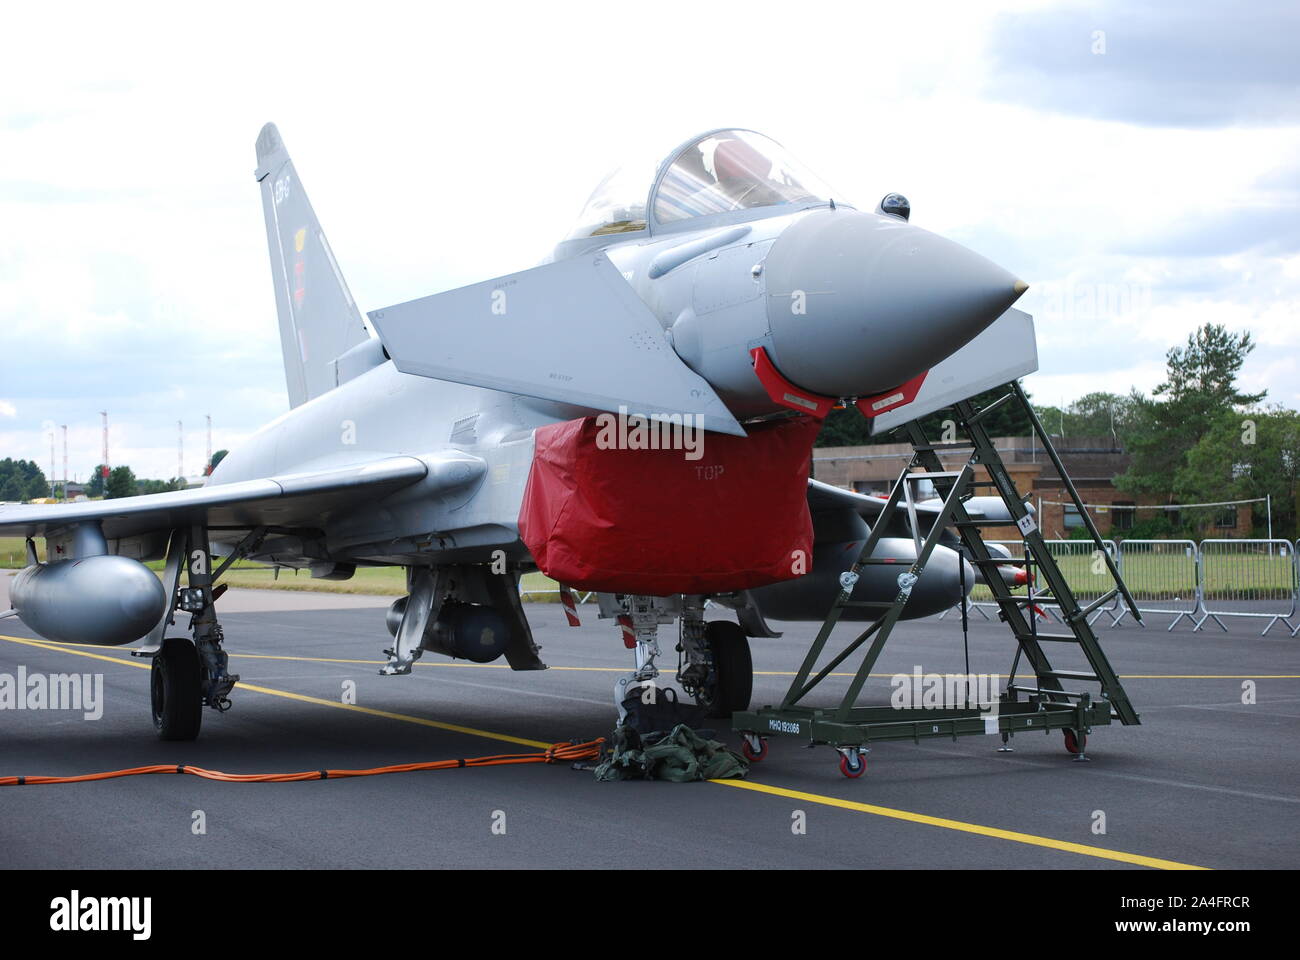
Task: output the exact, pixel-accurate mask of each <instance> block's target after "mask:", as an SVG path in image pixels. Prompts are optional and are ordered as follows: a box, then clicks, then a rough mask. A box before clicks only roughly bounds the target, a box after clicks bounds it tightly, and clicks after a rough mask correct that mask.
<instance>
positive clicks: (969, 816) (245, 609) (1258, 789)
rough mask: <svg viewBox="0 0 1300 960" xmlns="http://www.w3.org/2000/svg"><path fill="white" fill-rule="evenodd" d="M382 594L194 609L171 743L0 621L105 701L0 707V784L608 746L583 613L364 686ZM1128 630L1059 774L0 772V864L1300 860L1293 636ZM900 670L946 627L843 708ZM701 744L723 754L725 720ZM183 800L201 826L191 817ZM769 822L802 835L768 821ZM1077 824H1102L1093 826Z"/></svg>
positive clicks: (889, 756) (622, 662)
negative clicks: (1113, 685)
mask: <svg viewBox="0 0 1300 960" xmlns="http://www.w3.org/2000/svg"><path fill="white" fill-rule="evenodd" d="M4 579H6V578H4V577H2V576H0V609H2V608H3V607H4V605H5V604H4V594H5V593H6V590H5V587H4V585H3V581H4ZM390 600H391V598H382V597H378V598H371V597H356V596H338V595H330V594H319V593H290V592H280V591H265V592H264V591H235V590H232V591H230V593H229V594H227V596H226V597H225V598H223V600H222V602H221V604H220V609H221V616H222V622H223V625H224V627H225V631H226V638H227V640H226V646H227V649H228V650H229V651H230V653H231V657H232V670H233V671H234V672H237V673H239V674H240V675H241V676H242V678H243V684H242V685H241V686H243V685H251V686H252V687H254V688H255V689H249V688H248V687H247V686H243V688H242V689H241V688H237V689H236V690H235V692H234V694H233V697H232V698H233V700H234V703H235V706H234V709H233V710H231V711H230V712H229V713H227V714H225V715H223V716H219V715H217V714H215V713H214V712H212V711H205V714H204V720H203V732H202V735H201V737H200V739H199V740H198V741H197V742H195V743H189V744H177V743H161V742H159V741H158V740H156V739H155V737H154V735H153V732H152V728H151V725H150V722H149V700H148V674H147V672H146V669H147V664H146V663H141V662H140V661H138V660H134V659H132V658H131V657H130V655H129V653H128V652H127V651H126V650H125V649H119V648H92V647H80V646H76V647H74V646H60V645H57V644H50V643H46V642H44V641H37V642H33V641H31V640H30V638H31V637H32V636H33V635H32V634H31V633H30V631H28V630H27V629H26V628H25V627H23V626H22V625H21V624H20V623H18V622H17V621H16V620H14V619H9V620H5V621H3V622H0V636H2V637H3V638H2V639H0V673H10V674H14V673H15V672H16V670H17V669H18V667H19V666H20V665H22V666H24V667H25V668H26V670H27V673H28V675H31V674H34V673H45V674H53V673H69V672H80V673H87V672H89V673H102V674H103V684H104V700H105V705H104V711H103V716H102V718H100V719H98V720H93V721H89V720H85V719H83V718H82V714H81V713H79V712H72V711H51V710H44V711H34V710H24V711H7V710H6V711H0V776H7V775H35V774H45V775H70V774H81V773H89V772H95V771H104V770H112V769H118V768H125V767H134V766H140V765H145V764H154V763H168V764H171V763H184V764H192V765H198V766H202V767H207V768H209V769H216V770H222V771H225V772H230V773H270V772H275V773H281V772H291V771H300V770H315V769H319V768H323V767H331V768H358V767H374V766H381V765H387V764H397V763H407V762H413V761H424V760H441V759H454V758H458V757H476V756H483V755H488V754H497V753H514V752H531V751H533V750H535V749H538V746H537V745H538V744H541V743H546V744H549V743H551V742H555V741H560V740H588V739H592V738H595V737H598V736H604V735H607V734H608V732H609V728H610V726H611V725H612V721H613V716H614V713H613V706H612V694H613V687H614V681H615V679H616V678H617V677H618V676H619V675H620V674H623V673H626V672H627V671H628V670H629V669H630V662H631V657H630V653H629V652H628V651H627V650H625V649H624V648H623V646H622V643H621V638H620V634H619V631H618V629H617V628H616V627H614V626H613V625H612V624H611V623H610V622H609V621H600V620H597V618H596V610H595V607H594V606H583V607H581V608H580V612H581V616H582V626H581V627H580V628H577V629H573V628H569V627H567V626H566V625H565V620H564V614H563V611H562V609H561V608H560V606H559V605H558V604H535V605H529V607H528V614H529V619H530V621H531V623H532V625H533V630H534V633H535V637H536V639H537V641H538V642H539V643H540V644H542V646H543V651H542V657H543V659H544V660H546V661H547V662H548V663H549V664H550V667H551V669H550V670H547V671H545V672H530V673H513V672H511V671H510V670H509V669H508V668H506V667H504V666H502V665H497V664H490V665H484V666H479V665H471V664H465V663H463V662H452V661H449V660H447V659H446V658H444V657H439V656H436V655H433V654H426V655H425V658H424V659H423V660H421V661H419V662H418V663H417V665H416V669H415V671H414V673H413V674H412V675H410V676H407V677H380V676H378V675H377V672H376V671H377V670H378V666H379V663H380V662H381V661H382V656H381V655H380V652H379V651H380V650H381V649H382V648H383V647H384V646H386V645H387V644H388V642H389V637H388V634H387V632H386V631H385V629H384V626H383V608H384V607H386V606H387V605H388V603H389V602H390ZM713 615H715V616H717V615H721V611H716V612H714V613H713ZM1150 620H1151V625H1150V627H1149V628H1148V629H1146V630H1141V629H1140V628H1137V627H1135V626H1133V625H1132V624H1126V625H1125V626H1123V627H1122V628H1119V629H1114V630H1111V629H1105V628H1102V629H1101V630H1100V637H1101V640H1102V643H1103V646H1104V647H1105V649H1106V650H1107V653H1108V655H1109V656H1110V659H1111V661H1112V663H1113V664H1114V665H1115V667H1116V669H1117V670H1118V672H1119V673H1120V674H1121V675H1122V676H1123V677H1124V682H1125V686H1126V689H1127V690H1128V693H1129V697H1130V699H1131V700H1132V701H1133V703H1134V704H1135V706H1136V707H1137V709H1138V711H1139V713H1140V714H1141V715H1142V721H1143V722H1142V725H1141V726H1138V727H1129V728H1125V727H1121V726H1119V725H1117V724H1116V725H1111V726H1108V727H1099V728H1096V729H1094V731H1093V733H1092V735H1091V736H1090V737H1089V741H1088V755H1089V756H1090V757H1091V758H1092V759H1091V762H1090V763H1074V762H1072V761H1071V758H1070V756H1069V755H1068V754H1066V753H1065V751H1064V749H1063V747H1062V743H1061V735H1060V733H1059V732H1053V733H1052V734H1050V735H1047V736H1044V735H1038V734H1035V735H1019V736H1016V737H1015V738H1014V739H1013V740H1012V746H1013V747H1014V748H1015V752H1013V753H1009V754H1004V753H998V752H997V751H996V747H997V746H998V744H999V740H998V738H996V737H992V736H988V737H963V738H961V739H959V740H957V741H952V740H942V739H933V740H923V741H922V742H921V743H920V744H915V745H914V744H911V743H884V744H879V745H876V746H875V747H874V748H873V749H872V752H871V754H870V756H869V768H868V771H867V773H866V775H865V776H864V777H863V778H862V779H860V780H847V779H845V778H843V777H842V776H841V775H840V774H839V771H838V768H837V763H836V761H837V755H836V754H835V752H834V751H833V750H831V749H830V748H827V747H819V748H816V749H807V748H805V747H804V746H802V745H801V744H799V743H798V742H796V741H795V740H793V739H778V738H774V739H772V740H771V741H770V743H771V749H770V752H769V754H768V757H767V759H766V760H764V761H763V762H762V763H760V764H756V765H755V766H754V767H753V768H752V770H751V773H750V776H749V778H748V779H747V780H744V781H740V782H739V785H735V784H734V783H729V784H722V783H711V782H710V783H689V784H676V783H665V782H620V783H598V782H596V781H595V779H594V777H593V776H592V774H591V773H590V771H575V770H573V769H570V768H569V767H567V766H564V765H554V766H545V765H527V766H498V767H488V768H478V769H453V770H442V771H433V772H422V773H410V774H396V775H387V776H376V777H364V778H357V779H347V780H330V781H325V782H320V781H309V782H301V783H285V784H260V783H254V784H232V783H218V782H211V781H205V780H201V779H198V778H196V777H192V776H139V777H129V778H125V779H118V780H109V781H102V782H94V783H81V784H69V785H54V786H22V787H4V788H0V850H2V851H3V856H2V857H0V865H3V866H5V867H35V868H83V867H84V868H132V869H138V868H150V867H167V868H187V867H193V868H212V867H217V868H239V867H310V868H335V867H412V868H428V867H444V868H445V867H451V868H454V867H520V868H528V867H602V868H609V867H629V868H642V869H643V868H647V867H651V868H654V867H665V868H710V867H733V868H734V867H739V868H757V869H773V868H776V869H780V868H786V867H796V868H818V867H850V868H852V867H859V868H911V867H935V868H990V867H992V868H998V867H1011V868H1024V869H1054V868H1097V869H1107V868H1120V869H1142V868H1157V869H1158V868H1165V869H1172V868H1178V867H1186V866H1192V867H1207V868H1234V867H1235V868H1291V869H1294V868H1295V867H1297V866H1300V829H1298V828H1300V755H1298V753H1297V742H1298V740H1300V639H1296V640H1293V639H1290V638H1289V637H1288V631H1284V630H1282V629H1281V628H1280V626H1279V627H1275V628H1274V630H1273V631H1272V633H1271V634H1270V635H1269V636H1268V637H1267V638H1262V639H1261V638H1260V637H1258V636H1257V634H1258V632H1259V630H1260V628H1261V626H1262V624H1259V623H1257V622H1255V621H1246V620H1238V619H1231V620H1225V623H1226V624H1227V625H1228V627H1229V630H1230V632H1229V633H1226V634H1225V633H1223V632H1221V631H1219V630H1218V629H1217V628H1216V627H1214V626H1213V624H1208V625H1207V627H1206V629H1205V630H1203V631H1202V632H1200V633H1195V634H1194V633H1192V632H1191V628H1190V626H1188V625H1187V622H1186V621H1184V622H1183V623H1182V624H1180V625H1179V626H1178V627H1176V628H1175V630H1174V631H1173V632H1172V633H1167V632H1166V631H1165V630H1164V627H1165V625H1166V624H1167V623H1168V622H1169V620H1168V618H1167V617H1159V616H1153V617H1151V618H1150ZM775 626H776V628H777V629H783V630H785V636H784V637H782V638H781V639H761V640H754V641H752V644H753V651H754V665H755V670H756V671H757V676H756V677H755V693H754V703H755V704H756V705H761V704H764V703H769V702H774V701H777V700H779V698H780V696H781V693H782V692H783V691H784V689H785V686H786V685H787V684H788V683H789V678H790V672H791V671H793V670H794V669H795V667H796V666H797V665H798V661H799V659H800V658H801V656H802V654H803V652H804V651H805V650H806V647H807V644H808V643H809V642H810V641H811V639H812V637H813V635H814V634H815V632H816V627H817V625H816V624H809V623H799V624H776V625H775ZM840 629H841V630H842V631H846V632H847V631H848V630H851V629H852V628H851V627H841V628H840ZM837 636H839V634H837ZM674 640H675V630H670V629H668V628H666V629H665V630H664V632H663V633H662V634H661V645H662V647H663V649H664V651H665V656H664V657H662V658H661V666H664V667H666V668H667V670H666V672H667V673H668V675H669V676H670V677H671V674H672V672H673V670H674V669H675V665H676V655H675V654H674V653H673V652H672V648H673V642H674ZM1053 646H1054V647H1055V646H1059V645H1053ZM1011 653H1012V641H1011V638H1010V635H1009V634H1008V633H1007V632H1005V629H1004V628H1002V627H1000V626H994V625H993V624H989V623H986V622H984V621H983V620H982V619H980V618H979V617H975V618H974V619H973V620H972V623H971V634H970V657H971V669H972V671H975V672H994V671H997V672H1005V671H1006V670H1007V668H1008V666H1009V665H1010V658H1011ZM1049 653H1056V650H1055V649H1052V650H1049ZM915 665H921V666H922V668H923V669H924V670H925V671H934V672H941V673H942V672H949V671H951V672H961V671H963V669H964V667H963V654H962V640H961V632H960V626H959V622H958V618H957V617H956V616H954V615H952V614H950V615H949V616H948V617H947V618H946V619H944V620H942V621H940V620H938V619H936V618H930V619H926V620H921V621H916V622H911V623H904V624H901V625H900V626H899V628H898V629H897V630H896V631H895V633H894V636H893V638H892V639H891V642H890V643H889V644H888V645H887V646H886V648H885V651H884V654H883V655H882V657H881V660H880V663H879V665H878V667H877V671H876V675H875V676H874V677H873V679H872V680H871V681H870V683H869V685H868V688H867V693H868V697H869V700H868V699H864V701H863V702H874V703H883V702H886V701H887V699H888V695H889V692H890V685H889V675H891V674H894V673H900V672H901V673H910V672H911V671H912V669H913V667H914V666H915ZM1058 666H1062V667H1068V666H1069V664H1068V663H1065V662H1062V663H1060V664H1058ZM142 668H143V669H142ZM1246 680H1253V681H1254V682H1255V699H1256V702H1255V703H1254V704H1243V703H1242V686H1243V682H1244V681H1246ZM346 681H354V682H355V685H356V703H355V705H352V706H348V705H344V704H342V702H341V693H342V689H343V685H344V683H345V682H346ZM831 683H832V684H833V685H828V687H827V688H826V690H825V691H824V692H823V693H822V694H821V695H820V700H819V701H818V702H824V703H828V702H830V701H831V700H832V698H833V696H834V694H836V693H839V692H842V690H843V689H844V685H845V684H847V678H845V677H834V678H832V681H831ZM719 735H720V736H721V737H723V738H724V739H726V741H727V742H728V744H729V745H730V746H732V747H733V748H738V746H739V741H738V739H737V738H736V737H735V736H734V735H732V734H730V733H729V732H728V731H727V730H726V729H725V728H723V729H722V730H720V732H719ZM520 741H525V742H522V743H521V742H520ZM529 741H531V743H530V742H529ZM195 811H203V819H204V820H205V821H206V833H203V834H199V835H196V834H195V833H194V832H193V831H192V824H193V823H194V822H195ZM795 811H802V812H803V815H804V820H805V822H806V833H803V834H796V833H795V832H794V831H793V830H792V824H793V823H794V822H795V819H796V814H795ZM1098 811H1101V812H1102V813H1104V816H1105V833H1104V834H1100V833H1096V832H1094V824H1095V823H1097V822H1098V817H1097V812H1098ZM503 814H504V824H505V832H504V833H500V832H499V825H500V824H501V822H502V815H503ZM494 824H497V825H498V832H494V831H493V825H494Z"/></svg>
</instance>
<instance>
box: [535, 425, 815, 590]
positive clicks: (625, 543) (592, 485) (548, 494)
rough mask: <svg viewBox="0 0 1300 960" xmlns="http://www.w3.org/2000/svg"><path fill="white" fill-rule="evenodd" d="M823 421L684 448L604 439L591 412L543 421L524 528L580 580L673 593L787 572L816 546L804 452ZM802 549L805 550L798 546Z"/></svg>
mask: <svg viewBox="0 0 1300 960" xmlns="http://www.w3.org/2000/svg"><path fill="white" fill-rule="evenodd" d="M820 428H821V422H820V421H818V420H815V419H813V418H811V417H798V418H794V419H790V420H785V421H780V422H777V423H772V424H762V425H758V426H755V427H752V428H750V434H749V436H748V437H732V436H727V435H725V434H720V433H703V434H699V435H698V436H700V437H701V438H702V452H703V456H702V457H700V458H699V459H697V460H688V459H686V453H685V451H683V450H630V449H605V448H603V447H601V446H598V445H597V436H598V435H599V434H600V432H601V428H600V426H598V424H597V418H595V417H586V418H584V419H582V420H568V421H566V422H564V423H556V424H551V425H550V426H546V427H539V428H538V430H537V437H536V440H537V447H536V453H535V455H534V457H533V465H532V469H531V471H530V472H529V475H528V485H527V487H526V489H525V490H524V500H523V505H522V506H521V508H520V511H519V533H520V536H521V537H522V538H523V541H524V543H525V544H526V545H527V546H528V549H529V550H530V551H531V552H532V555H533V559H534V560H536V561H537V565H538V566H539V567H540V568H541V570H542V572H543V573H545V574H546V575H547V576H549V577H552V578H554V579H555V580H558V581H559V582H560V583H563V584H567V585H568V586H571V587H578V588H581V589H583V590H601V591H608V592H611V593H638V594H647V595H650V596H668V595H670V594H674V593H726V592H728V591H731V590H746V589H749V588H751V587H760V586H763V585H764V584H769V583H776V582H778V581H780V580H790V579H793V578H794V577H796V576H800V575H801V574H803V573H806V572H807V570H808V568H809V566H810V564H811V559H810V558H811V557H812V518H811V517H810V516H809V514H808V499H807V497H808V494H807V481H808V465H809V463H808V461H809V455H810V454H811V452H812V445H813V441H814V439H816V437H817V432H818V430H819V429H820ZM800 551H802V552H800Z"/></svg>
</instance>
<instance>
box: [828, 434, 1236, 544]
mask: <svg viewBox="0 0 1300 960" xmlns="http://www.w3.org/2000/svg"><path fill="white" fill-rule="evenodd" d="M994 444H995V446H996V447H997V449H998V450H999V452H1000V453H1001V456H1002V461H1003V463H1005V464H1006V467H1007V471H1008V472H1009V473H1010V474H1011V478H1012V480H1014V481H1015V484H1016V489H1017V490H1019V491H1020V492H1021V493H1023V494H1025V496H1026V498H1027V499H1028V500H1029V501H1030V502H1031V503H1032V504H1033V505H1034V508H1035V509H1036V510H1037V511H1038V518H1039V520H1038V522H1039V526H1041V527H1042V529H1043V534H1044V536H1046V537H1048V538H1049V539H1056V538H1068V537H1069V536H1070V534H1071V531H1072V530H1073V529H1074V528H1076V527H1082V526H1083V519H1082V517H1080V516H1078V512H1077V511H1076V510H1075V508H1074V505H1073V504H1066V503H1064V501H1068V500H1069V493H1068V492H1067V491H1066V489H1065V486H1064V485H1063V484H1062V483H1061V479H1060V477H1059V476H1058V475H1057V472H1056V467H1055V466H1054V465H1053V464H1052V462H1051V460H1050V459H1048V457H1047V455H1046V454H1045V453H1044V452H1043V448H1042V446H1041V445H1040V444H1039V443H1038V442H1037V440H1036V439H1035V438H1033V437H997V438H995V440H994ZM1056 452H1057V454H1058V455H1059V456H1060V458H1061V461H1062V463H1064V465H1065V470H1066V473H1067V474H1069V476H1070V479H1071V480H1072V481H1073V482H1074V486H1075V488H1076V489H1077V490H1078V491H1079V496H1080V497H1081V498H1082V499H1083V502H1084V503H1086V504H1089V505H1090V506H1089V513H1090V514H1091V515H1092V519H1093V521H1094V522H1095V523H1096V525H1097V529H1098V530H1099V531H1100V533H1101V534H1102V536H1104V537H1108V538H1111V539H1123V538H1124V536H1125V531H1126V530H1129V529H1132V527H1133V524H1134V523H1135V522H1136V521H1137V520H1139V519H1150V518H1151V517H1152V516H1154V515H1155V514H1156V513H1157V512H1156V511H1150V510H1141V511H1139V510H1135V509H1134V507H1135V506H1137V505H1139V504H1154V503H1159V502H1161V501H1158V500H1154V499H1151V498H1140V497H1139V498H1134V497H1132V496H1130V495H1129V494H1125V493H1123V492H1121V491H1120V490H1118V489H1116V487H1115V483H1114V480H1115V477H1116V476H1118V475H1119V474H1121V473H1123V472H1124V471H1125V470H1127V469H1128V465H1129V457H1128V455H1127V454H1125V453H1124V451H1123V450H1120V449H1118V448H1117V447H1115V445H1114V442H1113V441H1112V440H1111V439H1110V438H1109V437H1078V438H1070V439H1069V440H1068V441H1065V442H1058V443H1057V445H1056ZM940 456H941V458H942V459H943V463H944V466H945V468H947V469H951V470H955V469H957V468H958V467H960V465H961V464H962V463H963V462H964V461H965V460H966V458H967V457H968V456H969V454H968V453H967V452H966V451H961V450H957V451H952V450H948V451H940ZM911 457H912V447H911V445H910V444H906V443H889V444H876V445H873V446H857V447H819V448H817V449H816V450H814V451H813V476H814V477H815V478H816V479H818V480H820V481H822V482H823V483H829V484H833V485H835V486H837V487H844V488H846V489H849V490H856V491H857V492H858V493H870V494H878V495H881V496H888V494H889V491H890V488H891V487H892V486H893V483H894V481H895V480H897V479H898V473H899V471H900V470H902V469H903V467H904V466H905V465H906V464H907V463H908V461H909V460H910V459H911ZM976 479H978V480H987V479H988V477H987V475H986V474H985V473H984V472H983V471H980V472H979V473H978V474H977V476H976ZM987 492H988V491H987V489H985V490H981V491H979V493H981V494H984V493H987ZM1171 519H1174V520H1176V519H1177V518H1176V517H1171ZM1251 525H1252V518H1251V509H1250V506H1249V505H1248V504H1243V505H1239V506H1237V507H1230V508H1226V509H1225V510H1223V511H1221V512H1220V514H1219V515H1218V516H1216V517H1214V518H1213V520H1212V522H1210V523H1209V524H1207V526H1206V528H1205V529H1204V531H1203V536H1206V537H1249V536H1250V535H1251ZM981 532H982V534H983V535H984V536H985V537H986V538H987V539H990V540H1010V539H1019V534H1018V533H1017V531H1016V529H1015V528H1014V527H990V528H986V529H985V530H983V531H981Z"/></svg>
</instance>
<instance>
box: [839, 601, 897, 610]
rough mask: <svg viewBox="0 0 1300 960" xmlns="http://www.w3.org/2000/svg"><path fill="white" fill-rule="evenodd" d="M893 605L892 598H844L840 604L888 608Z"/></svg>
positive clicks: (844, 605)
mask: <svg viewBox="0 0 1300 960" xmlns="http://www.w3.org/2000/svg"><path fill="white" fill-rule="evenodd" d="M893 605H894V601H893V600H845V601H844V602H843V603H842V604H840V606H843V607H876V608H878V609H886V610H887V609H889V608H890V607H892V606H893Z"/></svg>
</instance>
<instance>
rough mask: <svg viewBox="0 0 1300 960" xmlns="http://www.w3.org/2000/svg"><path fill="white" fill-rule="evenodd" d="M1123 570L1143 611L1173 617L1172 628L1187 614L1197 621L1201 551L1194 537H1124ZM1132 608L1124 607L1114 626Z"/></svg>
mask: <svg viewBox="0 0 1300 960" xmlns="http://www.w3.org/2000/svg"><path fill="white" fill-rule="evenodd" d="M1119 569H1120V574H1121V575H1122V576H1123V577H1124V582H1125V583H1126V584H1127V585H1128V589H1129V593H1130V594H1132V596H1133V599H1134V600H1136V601H1137V605H1138V610H1139V611H1141V612H1142V613H1143V614H1147V613H1159V614H1167V615H1169V616H1172V617H1173V618H1174V619H1173V622H1172V623H1170V624H1169V626H1168V627H1167V628H1166V629H1167V630H1172V629H1173V628H1174V627H1175V626H1176V625H1177V624H1178V623H1179V621H1181V620H1182V619H1183V618H1184V617H1186V618H1187V619H1188V620H1190V621H1191V622H1192V623H1193V624H1194V623H1196V615H1197V613H1198V612H1199V610H1200V607H1201V551H1200V548H1199V547H1197V545H1196V542H1195V541H1194V540H1123V541H1121V542H1120V545H1119ZM1126 613H1128V610H1126V609H1124V608H1122V607H1121V608H1120V611H1119V616H1118V617H1116V618H1115V620H1114V623H1112V624H1111V626H1117V625H1118V624H1119V623H1120V621H1122V620H1123V619H1124V615H1125V614H1126Z"/></svg>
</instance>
